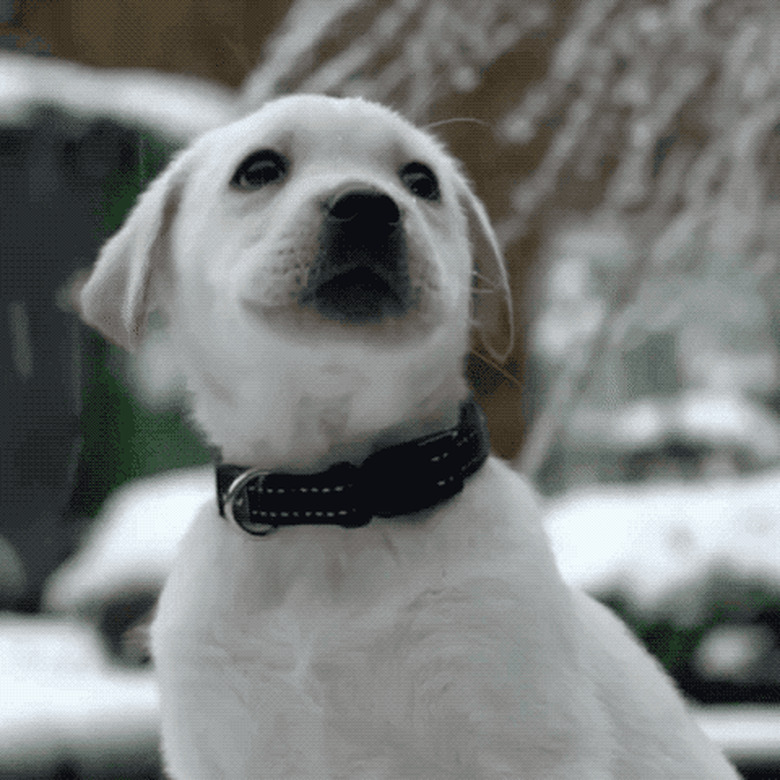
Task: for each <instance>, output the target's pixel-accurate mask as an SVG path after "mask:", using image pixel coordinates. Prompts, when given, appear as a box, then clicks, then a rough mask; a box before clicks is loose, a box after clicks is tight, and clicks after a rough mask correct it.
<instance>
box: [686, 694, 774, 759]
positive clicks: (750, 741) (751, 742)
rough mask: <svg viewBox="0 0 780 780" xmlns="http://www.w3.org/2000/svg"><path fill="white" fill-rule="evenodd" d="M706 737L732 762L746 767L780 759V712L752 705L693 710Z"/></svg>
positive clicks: (695, 708) (694, 708) (772, 708)
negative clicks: (779, 757) (721, 749)
mask: <svg viewBox="0 0 780 780" xmlns="http://www.w3.org/2000/svg"><path fill="white" fill-rule="evenodd" d="M692 709H693V714H694V717H695V718H696V720H697V721H698V722H699V725H700V726H701V727H702V729H703V730H704V732H705V734H707V736H709V738H710V739H711V740H712V741H713V742H715V743H716V744H717V745H720V747H721V748H723V750H724V751H725V752H726V754H727V755H728V756H729V758H730V759H731V760H732V761H736V762H738V763H740V764H742V763H744V764H745V765H747V764H750V763H759V762H766V763H769V762H770V761H771V762H773V764H776V763H777V761H778V756H780V709H779V708H777V707H761V706H756V705H752V704H729V705H721V706H714V707H713V706H710V707H706V708H705V707H693V708H692Z"/></svg>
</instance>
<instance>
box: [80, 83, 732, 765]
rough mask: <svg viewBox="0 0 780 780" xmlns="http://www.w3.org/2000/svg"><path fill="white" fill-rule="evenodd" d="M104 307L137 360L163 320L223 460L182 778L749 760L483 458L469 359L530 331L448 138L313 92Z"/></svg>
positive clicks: (191, 169) (172, 717)
mask: <svg viewBox="0 0 780 780" xmlns="http://www.w3.org/2000/svg"><path fill="white" fill-rule="evenodd" d="M473 279H476V280H477V281H476V283H474V284H473V283H472V280H473ZM81 304H82V312H83V315H84V317H85V319H86V320H87V321H88V322H90V323H91V324H93V325H95V326H96V327H97V328H98V329H100V330H101V331H102V332H103V333H105V334H106V335H107V336H108V337H110V338H111V339H113V340H114V341H116V342H118V343H119V344H122V345H124V346H126V347H128V348H133V347H134V346H135V345H136V343H137V342H138V340H139V339H140V338H141V336H142V333H143V328H144V323H145V321H146V318H147V315H148V314H149V312H150V311H151V310H153V309H158V310H162V311H163V312H164V314H165V316H166V318H167V321H168V326H169V329H170V333H171V337H172V338H173V339H174V340H175V344H176V347H177V349H176V354H177V360H178V361H179V364H180V365H179V368H180V369H181V371H182V372H183V374H184V376H185V377H186V379H187V382H188V385H189V389H190V392H191V395H192V403H193V408H194V413H195V417H196V419H197V420H198V422H199V424H200V426H201V427H202V429H203V430H204V432H205V433H206V435H207V436H208V438H209V439H210V440H211V442H212V443H213V444H215V445H216V446H218V447H219V448H220V450H221V452H222V456H223V461H224V463H225V464H227V465H223V466H222V467H221V468H220V469H219V470H218V473H219V502H217V501H216V500H215V501H213V502H209V504H208V505H207V506H204V507H203V509H202V510H201V511H200V513H199V515H198V516H197V518H196V519H195V521H194V523H193V525H192V527H191V529H190V531H189V532H188V534H187V536H186V537H185V539H184V541H183V543H182V545H181V549H180V553H179V557H178V563H177V564H176V566H175V569H174V571H173V573H172V575H171V576H170V578H169V580H168V583H167V585H166V587H165V590H164V592H163V594H162V597H161V599H160V604H159V608H158V613H157V617H156V620H155V623H154V626H153V631H152V635H153V653H154V658H155V662H156V668H157V673H158V676H159V681H160V690H161V698H162V718H163V746H164V752H165V759H166V763H167V768H168V771H169V772H170V774H171V775H172V776H173V777H176V778H183V779H185V780H200V779H202V780H214V779H215V778H235V779H236V780H242V779H244V778H263V777H267V778H282V777H285V778H287V777H289V778H324V777H339V778H348V777H355V778H453V777H462V778H494V777H495V778H499V777H518V778H530V779H531V780H554V779H555V778H576V780H584V778H592V780H605V779H606V778H632V779H635V778H659V780H661V779H662V778H663V779H664V780H668V779H669V778H690V779H691V780H701V779H702V778H708V779H709V780H713V779H714V778H733V777H736V775H735V774H734V772H733V770H732V769H731V768H730V767H729V766H728V764H727V763H726V761H725V760H724V759H723V758H722V757H721V755H720V754H719V752H718V751H717V750H716V749H715V748H714V747H713V746H712V745H711V744H710V743H709V742H708V741H707V740H706V738H705V737H704V736H703V735H702V734H701V732H700V731H699V729H698V728H697V727H696V726H695V725H694V723H693V721H692V720H691V719H690V717H689V716H688V714H687V713H686V711H685V708H684V706H683V703H682V701H681V700H680V698H679V696H678V694H677V693H676V692H675V690H674V688H673V686H672V684H671V683H670V682H669V681H668V680H667V679H666V678H665V677H664V675H663V673H662V672H661V671H660V670H659V668H658V666H657V665H656V663H655V662H654V661H653V660H651V658H650V657H649V656H648V655H647V654H646V653H645V652H644V651H643V650H642V649H640V648H639V646H638V645H637V644H636V643H635V642H634V641H633V640H632V639H631V638H630V637H629V635H628V633H627V631H626V630H625V628H624V627H623V626H622V624H620V623H619V622H618V621H617V620H616V619H615V618H614V617H612V615H611V614H610V613H609V612H608V611H607V610H606V609H604V608H602V607H601V606H599V605H598V604H596V603H595V602H593V601H592V600H591V599H589V598H587V597H586V596H584V595H582V594H581V593H576V592H572V591H571V590H570V589H569V588H568V587H567V586H566V585H565V584H564V583H563V581H562V580H561V578H560V576H559V574H558V571H557V570H556V567H555V564H554V562H553V559H552V556H551V553H550V550H549V547H548V543H547V539H546V538H545V535H544V533H543V531H542V528H541V524H540V520H539V516H538V514H537V511H536V509H535V508H534V501H533V498H532V495H531V492H530V490H529V489H528V487H527V486H526V485H525V483H524V482H523V481H522V480H521V479H520V478H519V477H518V476H517V475H516V474H514V473H513V472H512V471H510V470H509V468H507V467H506V466H505V465H504V464H503V463H501V462H499V461H497V460H495V459H493V458H489V459H487V461H486V462H485V457H486V440H485V435H484V427H483V423H482V420H481V417H480V415H479V413H478V410H477V409H476V408H475V407H474V406H473V404H470V403H464V402H466V400H467V398H468V391H467V388H466V385H465V382H464V380H463V378H462V368H463V360H464V356H465V354H466V353H467V351H468V348H469V339H470V331H471V329H472V327H473V326H476V328H477V329H478V330H479V332H480V334H481V337H482V339H483V341H484V343H486V344H487V346H488V348H489V349H490V350H491V351H492V352H493V353H494V354H495V355H497V356H500V355H502V354H504V353H505V352H506V351H507V350H508V348H509V342H508V337H507V334H508V333H509V330H508V326H507V322H508V318H509V312H508V306H509V302H508V291H507V286H506V277H505V273H504V270H503V267H502V261H501V259H500V256H499V253H498V250H497V246H496V241H495V238H494V237H493V234H492V232H491V230H490V228H489V225H488V223H487V220H486V217H485V213H484V210H483V209H482V207H481V206H480V205H479V203H478V202H477V201H476V199H475V198H474V196H473V195H472V193H471V192H470V190H469V187H468V185H467V184H466V182H465V180H464V178H463V176H462V174H461V173H460V172H459V169H458V166H457V165H456V164H455V162H454V161H453V160H452V159H451V158H450V157H449V156H448V155H447V154H446V153H445V152H444V150H443V149H442V147H441V145H440V144H439V143H437V142H436V141H435V140H433V139H432V138H431V137H430V136H429V135H427V134H426V133H423V132H421V131H420V130H417V129H415V128H413V127H411V126H410V125H409V124H408V123H407V122H405V121H404V120H403V119H401V118H400V117H399V116H397V115H396V114H394V113H392V112H391V111H389V110H387V109H385V108H382V107H381V106H377V105H374V104H371V103H368V102H364V101H361V100H357V99H344V100H340V99H333V98H326V97H313V96H297V97H290V98H285V99H282V100H279V101H275V102H273V103H270V104H268V105H267V106H266V107H264V108H263V109H262V110H260V111H258V112H257V113H255V114H253V115H251V116H248V117H246V118H244V119H242V120H240V121H238V122H235V123H233V124H231V125H229V126H227V127H224V128H222V129H219V130H215V131H213V132H210V133H208V134H206V135H204V136H203V137H202V138H200V140H198V141H197V142H196V143H195V144H194V145H193V146H192V147H191V148H190V149H188V150H186V151H185V152H184V153H182V154H181V155H180V156H179V157H178V158H177V159H176V160H175V161H174V162H173V163H172V165H171V166H170V167H169V168H168V170H167V171H166V172H165V173H164V174H163V175H162V176H161V177H160V178H159V179H158V180H157V181H156V182H155V183H154V184H153V185H152V186H151V188H150V189H149V191H148V192H147V193H146V194H145V195H144V196H143V197H142V198H141V200H140V202H139V203H138V205H137V207H136V208H135V210H134V211H133V213H132V214H131V215H130V217H129V219H128V220H127V223H126V224H125V226H124V227H123V228H122V230H121V231H120V232H119V233H118V234H117V235H116V236H115V237H114V238H113V239H112V240H111V241H110V242H109V243H108V244H107V245H106V247H105V249H104V250H103V252H102V254H101V257H100V259H99V261H98V263H97V265H96V267H95V270H94V272H93V274H92V276H91V278H90V280H89V281H88V282H87V284H86V286H85V287H84V289H83V290H82V293H81ZM502 334H503V335H502ZM220 510H221V512H220ZM165 521H166V518H165V517H161V518H160V522H161V523H164V522H165ZM342 526H346V527H342Z"/></svg>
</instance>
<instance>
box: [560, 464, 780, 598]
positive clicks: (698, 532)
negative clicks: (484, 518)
mask: <svg viewBox="0 0 780 780" xmlns="http://www.w3.org/2000/svg"><path fill="white" fill-rule="evenodd" d="M545 523H546V527H547V531H548V533H549V535H550V538H551V540H552V544H553V550H554V552H555V555H556V558H557V560H558V565H559V568H560V569H561V572H562V574H563V576H564V578H565V579H566V580H567V581H569V582H571V583H572V584H575V585H578V586H580V587H583V588H585V589H586V590H588V591H590V592H595V593H600V592H601V593H603V592H605V591H609V590H611V589H613V588H620V589H622V590H624V591H626V592H627V593H628V594H629V595H630V596H632V597H633V598H635V599H636V600H637V601H638V602H639V603H640V604H641V605H642V606H644V607H648V608H652V607H653V606H655V605H657V604H658V603H659V602H660V601H661V600H662V599H663V598H664V597H665V596H667V595H668V594H669V593H671V592H672V591H674V590H677V589H678V588H680V587H684V586H686V585H688V584H690V583H693V582H696V581H697V580H700V579H701V578H702V577H704V576H706V575H707V574H709V573H711V572H712V571H715V570H724V569H725V570H730V571H733V572H736V573H738V574H742V575H745V576H759V577H765V578H768V579H770V580H773V581H774V582H776V583H778V585H780V555H778V550H780V472H778V471H773V472H765V473H761V474H756V475H752V476H749V477H739V478H736V477H735V478H731V479H728V480H726V479H721V480H719V481H718V482H713V483H708V482H696V483H691V482H674V483H651V484H646V485H640V486H627V485H618V486H598V487H595V486H594V487H589V488H587V489H581V490H576V491H572V492H571V493H568V494H566V495H564V496H563V497H561V498H558V499H554V500H552V501H550V502H549V504H548V506H547V512H546V517H545Z"/></svg>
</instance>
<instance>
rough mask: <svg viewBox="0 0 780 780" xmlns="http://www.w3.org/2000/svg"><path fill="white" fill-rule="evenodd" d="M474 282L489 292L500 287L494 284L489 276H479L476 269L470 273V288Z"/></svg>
mask: <svg viewBox="0 0 780 780" xmlns="http://www.w3.org/2000/svg"><path fill="white" fill-rule="evenodd" d="M474 282H482V284H484V285H486V286H487V287H489V288H490V291H491V292H493V291H495V290H498V289H499V286H500V285H498V284H496V282H495V281H494V280H493V279H491V278H490V277H489V276H485V275H484V274H481V273H480V272H479V271H477V270H476V269H474V270H473V271H472V272H471V285H472V287H473V286H474ZM479 292H482V291H481V290H480V291H479Z"/></svg>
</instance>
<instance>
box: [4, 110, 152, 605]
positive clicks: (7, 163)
mask: <svg viewBox="0 0 780 780" xmlns="http://www.w3.org/2000/svg"><path fill="white" fill-rule="evenodd" d="M137 158H138V134H137V133H136V132H134V131H131V130H128V129H127V128H124V127H121V126H120V125H118V124H116V123H114V122H111V121H108V120H95V121H92V122H84V121H76V120H73V119H71V118H69V117H68V116H67V115H65V114H63V113H59V112H55V111H51V110H45V109H40V110H39V111H37V112H35V113H34V114H33V115H32V116H30V117H29V118H28V119H27V120H26V121H24V122H23V123H18V124H13V125H5V126H2V127H0V182H2V184H1V185H0V253H1V254H0V256H1V257H2V285H0V289H1V290H2V292H1V293H0V295H1V296H2V311H3V317H2V329H3V333H2V337H1V338H0V350H1V352H0V361H1V362H0V366H1V367H2V372H1V373H2V391H0V392H2V395H1V396H0V404H2V408H3V415H2V440H1V441H0V474H2V482H1V485H2V488H1V493H0V496H1V497H2V507H3V515H2V520H1V521H0V523H1V524H0V534H1V535H2V536H4V537H5V538H6V539H7V540H8V541H9V542H10V543H11V545H12V546H13V547H14V548H15V549H16V551H17V552H18V554H19V556H20V557H21V559H22V562H23V565H24V568H25V573H26V586H25V588H24V592H22V593H6V594H2V593H0V606H15V607H18V608H22V609H27V610H34V609H35V608H37V605H38V599H39V593H40V588H41V585H42V583H43V580H44V578H45V577H46V576H47V575H48V573H49V572H50V571H51V570H52V568H53V567H54V566H55V565H56V564H57V563H59V562H60V561H62V560H63V559H64V557H65V556H66V555H67V553H68V552H69V551H70V546H71V545H70V542H71V540H70V538H69V537H70V536H71V535H72V527H69V526H68V525H67V524H64V523H63V522H62V514H63V511H64V510H65V508H66V506H67V504H68V500H69V497H70V492H71V487H72V484H71V483H72V477H73V474H74V469H75V466H76V462H77V455H78V446H79V439H80V423H79V412H80V398H81V370H80V364H79V353H80V349H81V347H80V344H79V340H80V336H79V333H80V329H79V326H78V324H77V321H76V318H75V317H74V316H73V314H72V312H70V311H69V310H68V308H69V307H68V300H67V287H68V285H69V282H70V280H71V279H72V277H73V275H74V273H75V272H76V271H77V270H78V269H79V268H82V267H85V266H87V265H89V263H91V261H92V259H93V258H94V256H95V254H96V253H97V250H98V247H99V246H100V244H101V242H102V241H103V240H104V238H105V236H106V235H107V231H108V230H110V229H111V228H113V227H115V225H114V224H110V223H111V216H112V208H111V202H112V201H111V191H110V190H111V189H112V188H113V189H114V190H115V193H114V194H117V188H116V186H115V185H116V183H117V182H118V181H119V180H120V179H121V178H122V177H124V178H125V179H126V178H127V177H129V176H131V175H132V174H133V172H134V171H135V169H136V168H137ZM107 188H108V190H109V191H108V192H107ZM119 194H120V200H122V199H124V200H126V199H127V198H126V197H125V198H122V193H119ZM125 206H126V204H125Z"/></svg>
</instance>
